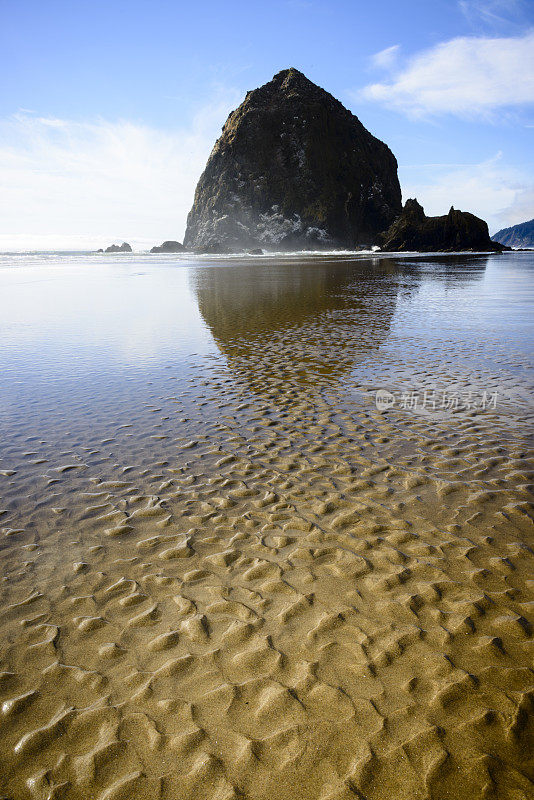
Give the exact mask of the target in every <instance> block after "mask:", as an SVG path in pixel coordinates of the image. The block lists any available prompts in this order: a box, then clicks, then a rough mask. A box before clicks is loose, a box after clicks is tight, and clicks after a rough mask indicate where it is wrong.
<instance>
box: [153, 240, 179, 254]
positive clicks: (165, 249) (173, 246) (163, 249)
mask: <svg viewBox="0 0 534 800" xmlns="http://www.w3.org/2000/svg"><path fill="white" fill-rule="evenodd" d="M184 250H185V247H184V246H183V244H180V242H174V241H172V240H170V241H167V242H163V244H160V245H157V246H156V247H153V248H152V249H151V251H150V252H151V253H182V252H183V251H184Z"/></svg>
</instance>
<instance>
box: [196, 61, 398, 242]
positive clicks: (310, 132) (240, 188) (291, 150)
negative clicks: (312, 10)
mask: <svg viewBox="0 0 534 800" xmlns="http://www.w3.org/2000/svg"><path fill="white" fill-rule="evenodd" d="M401 208H402V204H401V191H400V186H399V181H398V177H397V161H396V159H395V157H394V155H393V153H392V152H391V150H390V149H389V148H388V147H387V145H385V144H384V143H383V142H381V141H379V140H378V139H376V138H375V137H374V136H372V135H371V134H370V133H369V131H367V130H366V129H365V128H364V126H363V125H362V123H361V122H360V121H359V119H358V118H357V117H355V116H354V115H353V114H352V113H351V112H350V111H348V110H347V109H346V108H344V107H343V105H342V104H341V103H340V102H339V101H338V100H336V99H335V98H334V97H332V95H331V94H329V93H328V92H326V91H325V90H324V89H321V88H319V87H318V86H316V85H315V84H314V83H312V82H311V81H310V80H308V78H306V77H305V75H303V74H302V73H301V72H299V71H298V70H296V69H285V70H283V71H282V72H279V73H278V74H277V75H275V76H274V78H273V79H272V80H271V81H269V83H266V84H265V85H264V86H262V87H260V88H259V89H255V90H254V91H251V92H248V94H247V96H246V98H245V100H244V101H243V103H242V104H241V105H240V106H239V108H238V109H236V111H234V112H232V114H230V116H229V117H228V119H227V121H226V124H225V125H224V128H223V131H222V135H221V137H220V138H219V139H218V140H217V142H216V144H215V146H214V148H213V150H212V153H211V155H210V157H209V160H208V163H207V165H206V168H205V170H204V172H203V174H202V176H201V178H200V180H199V182H198V185H197V188H196V192H195V199H194V203H193V207H192V209H191V211H190V213H189V216H188V219H187V230H186V234H185V238H184V245H185V247H186V248H188V249H189V248H191V249H197V250H202V251H204V252H222V251H225V252H232V251H233V252H235V251H237V250H251V249H256V248H262V249H271V250H280V249H284V250H300V249H307V250H310V249H317V248H332V247H336V248H339V247H343V248H354V247H356V246H357V245H361V244H372V243H375V242H376V241H377V237H378V234H379V233H381V232H382V231H384V230H386V228H388V227H389V225H390V224H391V223H392V222H393V220H394V219H395V217H397V216H398V214H399V213H400V211H401ZM206 248H213V249H211V250H208V251H207V250H206Z"/></svg>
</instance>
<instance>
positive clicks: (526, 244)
mask: <svg viewBox="0 0 534 800" xmlns="http://www.w3.org/2000/svg"><path fill="white" fill-rule="evenodd" d="M491 238H492V239H493V241H494V242H500V244H504V245H506V246H507V247H513V248H519V249H521V248H526V249H531V248H534V219H531V220H529V221H528V222H521V223H520V224H519V225H512V227H511V228H503V229H502V230H501V231H497V233H494V234H493V236H492V237H491Z"/></svg>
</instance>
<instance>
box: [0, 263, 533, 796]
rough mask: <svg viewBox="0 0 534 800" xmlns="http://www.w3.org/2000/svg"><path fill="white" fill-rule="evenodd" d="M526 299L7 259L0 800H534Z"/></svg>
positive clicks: (511, 278)
mask: <svg viewBox="0 0 534 800" xmlns="http://www.w3.org/2000/svg"><path fill="white" fill-rule="evenodd" d="M533 273H534V257H533V254H532V253H504V254H502V255H500V254H498V255H471V254H470V255H447V256H439V255H435V254H433V255H431V256H416V255H413V256H411V255H405V256H402V257H397V256H395V255H388V256H387V257H384V256H380V255H377V254H374V255H373V254H362V255H359V256H357V255H350V254H344V255H334V254H324V255H313V256H311V255H303V254H300V255H296V254H295V255H291V256H279V257H275V256H258V257H254V258H251V257H247V256H242V257H234V258H232V257H227V258H210V257H203V256H195V257H191V256H188V255H187V254H184V255H180V256H175V255H171V256H165V255H161V256H160V255H151V256H149V255H144V254H143V255H139V254H135V253H132V254H119V255H109V256H108V255H101V256H96V255H88V254H87V255H84V254H18V255H9V254H8V255H1V256H0V286H1V287H2V293H3V296H4V297H5V298H7V302H6V309H5V313H4V315H3V319H2V320H1V321H0V328H1V336H2V342H3V357H2V358H3V362H4V363H3V368H2V378H1V385H0V391H1V394H0V428H1V441H2V451H1V457H0V565H1V575H2V582H1V584H0V631H1V632H0V719H1V724H2V736H1V737H0V764H1V765H2V766H1V767H0V796H2V797H5V798H9V800H25V799H26V798H28V799H29V800H34V798H36V799H37V800H44V799H45V798H46V799H47V800H59V799H60V798H67V800H71V799H72V800H89V798H91V799H93V798H94V800H122V799H123V798H124V800H126V798H127V800H152V798H154V799H155V798H162V800H238V798H239V799H240V800H268V799H269V800H349V799H350V798H359V799H360V800H362V799H364V800H448V798H451V800H452V798H454V800H473V799H474V798H486V799H487V800H527V799H528V798H529V797H531V796H532V791H533V781H534V771H533V760H532V751H533V744H534V717H533V714H532V712H533V707H532V706H533V697H534V695H533V688H534V681H533V678H534V671H533V668H532V664H533V639H532V624H533V623H534V614H533V608H534V580H533V566H534V552H533V549H532V548H533V546H534V536H533V529H534V526H533V520H534V514H533V512H534V505H533V497H532V476H533V464H534V461H533V457H534V449H533V446H532V445H533V441H532V431H533V421H534V404H533V400H532V388H533V383H534V370H533V365H532V354H533V342H534V325H533V323H532V316H531V314H532V299H533V294H534V290H533V289H532V285H533V283H532V277H533ZM377 392H378V393H379V395H378V396H379V397H381V398H382V401H379V402H377Z"/></svg>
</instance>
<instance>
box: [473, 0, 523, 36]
mask: <svg viewBox="0 0 534 800" xmlns="http://www.w3.org/2000/svg"><path fill="white" fill-rule="evenodd" d="M458 7H459V8H460V11H461V12H462V14H463V15H464V17H465V18H466V20H467V21H468V22H469V24H470V25H471V26H472V27H473V28H475V29H477V30H478V29H480V28H486V29H490V30H494V31H501V32H502V31H503V28H508V27H512V28H513V27H516V26H518V25H524V24H525V21H526V16H527V14H526V10H527V9H526V3H525V0H459V2H458Z"/></svg>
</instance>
